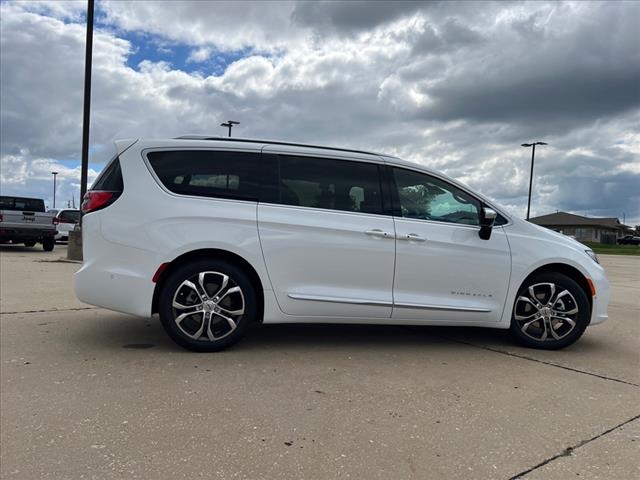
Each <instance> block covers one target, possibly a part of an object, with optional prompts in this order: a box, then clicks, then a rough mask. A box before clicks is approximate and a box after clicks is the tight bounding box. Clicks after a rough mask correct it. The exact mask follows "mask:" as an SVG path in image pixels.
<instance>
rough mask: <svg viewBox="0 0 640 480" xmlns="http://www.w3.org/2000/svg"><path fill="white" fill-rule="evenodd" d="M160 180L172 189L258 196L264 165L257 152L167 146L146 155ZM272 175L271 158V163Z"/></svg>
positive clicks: (211, 194) (205, 194) (199, 193)
mask: <svg viewBox="0 0 640 480" xmlns="http://www.w3.org/2000/svg"><path fill="white" fill-rule="evenodd" d="M147 157H148V159H149V163H150V164H151V167H152V168H153V170H154V171H155V172H156V175H157V176H158V178H159V179H160V181H161V182H162V184H163V185H164V186H165V187H166V188H167V189H169V190H170V191H172V192H174V193H179V194H182V195H195V196H203V197H224V198H238V199H243V200H254V201H257V200H259V199H260V196H261V191H262V189H263V188H262V187H263V185H262V184H263V183H264V176H263V175H262V172H263V171H266V168H267V166H266V165H265V164H264V161H267V159H262V158H261V155H260V154H259V153H251V152H225V151H211V150H168V151H164V152H151V153H149V154H148V155H147ZM270 170H271V172H273V174H274V175H275V171H276V167H275V162H273V165H271V168H270Z"/></svg>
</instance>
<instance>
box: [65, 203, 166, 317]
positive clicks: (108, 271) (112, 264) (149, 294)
mask: <svg viewBox="0 0 640 480" xmlns="http://www.w3.org/2000/svg"><path fill="white" fill-rule="evenodd" d="M99 222H100V220H99V218H98V217H97V216H96V215H87V216H86V217H85V219H84V226H83V229H82V236H83V238H82V244H83V250H84V251H83V257H84V263H83V264H82V267H81V268H80V270H78V271H77V272H76V273H75V274H74V276H73V289H74V292H75V294H76V297H78V299H79V300H81V301H82V302H84V303H88V304H90V305H95V306H98V307H103V308H107V309H109V310H115V311H117V312H122V313H128V314H131V315H136V316H140V317H150V316H151V303H152V299H153V292H154V289H155V283H153V281H152V280H151V279H152V277H153V273H154V272H155V269H156V268H157V267H158V265H159V263H158V260H157V259H156V255H155V254H153V253H151V252H149V251H146V250H142V249H139V248H133V247H129V246H125V245H121V244H116V243H112V242H109V241H107V240H105V239H104V237H102V236H101V235H100V225H99Z"/></svg>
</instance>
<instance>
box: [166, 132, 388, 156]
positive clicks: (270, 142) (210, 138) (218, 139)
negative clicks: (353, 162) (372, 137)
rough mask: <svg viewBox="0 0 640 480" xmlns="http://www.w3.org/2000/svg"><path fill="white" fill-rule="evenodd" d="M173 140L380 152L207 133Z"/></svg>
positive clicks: (361, 152) (369, 153)
mask: <svg viewBox="0 0 640 480" xmlns="http://www.w3.org/2000/svg"><path fill="white" fill-rule="evenodd" d="M175 140H207V141H213V142H237V143H253V144H259V145H280V146H289V147H304V148H312V149H318V150H332V151H336V152H350V153H360V154H364V155H376V156H380V155H381V154H380V153H376V152H370V151H367V150H357V149H353V148H342V147H329V146H326V145H313V144H309V143H297V142H283V141H279V140H257V139H252V138H239V137H233V138H232V137H215V136H209V135H182V136H180V137H176V138H175Z"/></svg>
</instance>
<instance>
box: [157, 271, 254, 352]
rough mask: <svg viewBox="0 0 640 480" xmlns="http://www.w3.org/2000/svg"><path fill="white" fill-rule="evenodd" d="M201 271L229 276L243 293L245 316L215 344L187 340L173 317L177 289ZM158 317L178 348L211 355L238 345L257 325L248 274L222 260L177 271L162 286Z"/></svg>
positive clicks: (251, 285)
mask: <svg viewBox="0 0 640 480" xmlns="http://www.w3.org/2000/svg"><path fill="white" fill-rule="evenodd" d="M204 271H216V272H220V273H224V274H226V275H228V276H229V277H230V278H232V279H233V281H234V282H236V283H237V284H238V286H239V287H240V288H241V289H242V294H243V296H244V303H245V313H244V314H243V315H242V317H241V318H240V320H239V321H238V322H237V327H236V329H235V330H234V331H233V332H232V333H230V334H229V335H227V336H226V337H224V338H222V339H220V340H217V341H215V342H211V341H204V340H194V339H192V338H189V337H188V336H186V335H185V334H184V333H182V331H181V330H180V329H179V328H178V326H177V325H176V323H175V319H174V315H173V307H172V302H173V296H174V294H175V292H176V289H177V288H178V287H179V286H180V285H181V284H182V282H183V281H184V280H186V279H187V278H189V277H192V276H193V275H196V274H198V273H200V272H204ZM158 313H159V316H160V321H161V323H162V326H163V327H164V329H165V331H166V332H167V334H168V335H169V336H170V337H171V339H172V340H173V341H175V342H176V343H177V344H178V345H180V346H181V347H183V348H186V349H187V350H191V351H194V352H214V351H218V350H222V349H224V348H226V347H229V346H230V345H232V344H234V343H235V342H237V341H238V340H239V339H240V338H241V337H242V336H243V335H244V333H245V332H246V331H247V330H248V329H249V328H250V327H251V325H252V324H254V323H256V319H257V297H256V292H255V287H254V286H253V284H252V283H251V281H250V280H249V277H248V276H247V274H245V273H244V271H243V270H242V269H241V268H238V267H237V266H236V265H234V264H232V263H229V262H225V261H223V260H197V261H194V262H190V263H188V264H185V265H184V266H181V267H178V268H177V269H176V270H175V271H174V272H172V273H171V274H170V275H169V277H168V278H167V279H166V281H165V282H164V284H163V285H162V289H161V291H160V297H159V299H158Z"/></svg>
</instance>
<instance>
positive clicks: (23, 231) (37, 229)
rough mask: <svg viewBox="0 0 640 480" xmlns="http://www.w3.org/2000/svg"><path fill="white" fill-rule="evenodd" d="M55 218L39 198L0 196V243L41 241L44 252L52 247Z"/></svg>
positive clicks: (55, 225) (32, 244) (55, 227)
mask: <svg viewBox="0 0 640 480" xmlns="http://www.w3.org/2000/svg"><path fill="white" fill-rule="evenodd" d="M57 225H58V219H57V218H56V216H55V215H54V214H52V213H46V212H45V208H44V200H42V199H40V198H25V197H10V196H4V195H3V196H0V243H7V242H11V243H24V244H25V245H26V246H27V247H33V246H34V245H35V244H36V243H38V242H39V243H42V248H43V249H44V251H45V252H50V251H51V250H53V247H54V245H55V236H56V233H58V231H57Z"/></svg>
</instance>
